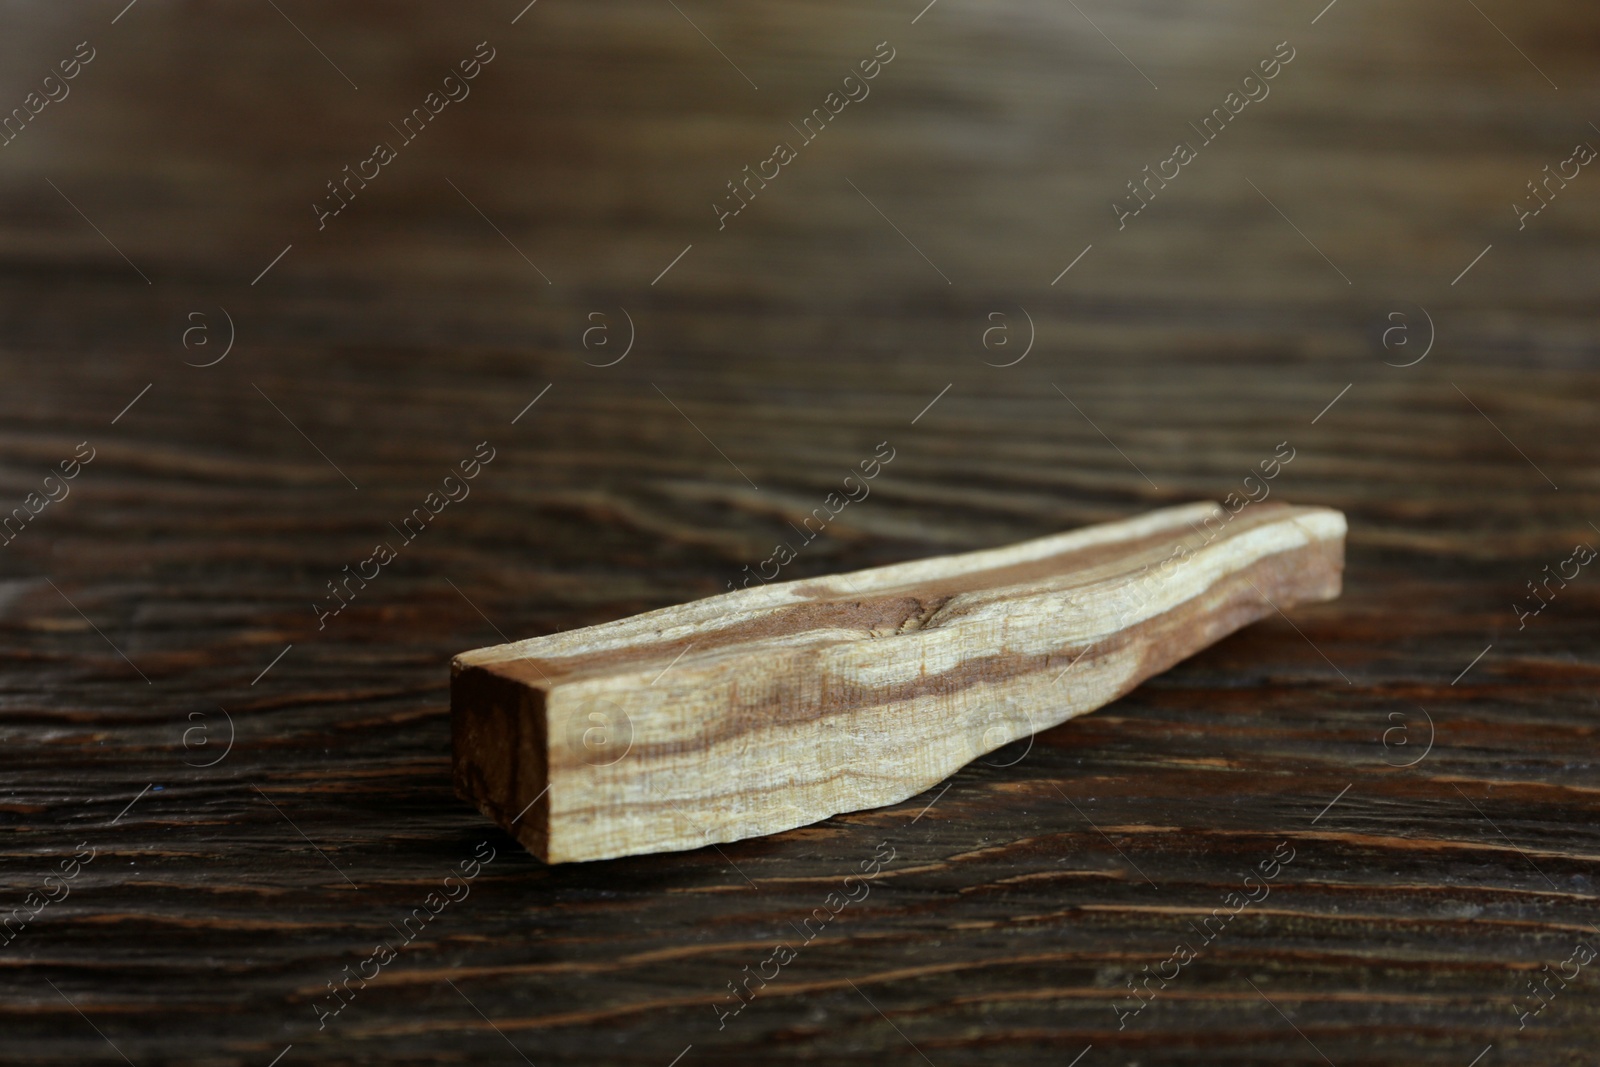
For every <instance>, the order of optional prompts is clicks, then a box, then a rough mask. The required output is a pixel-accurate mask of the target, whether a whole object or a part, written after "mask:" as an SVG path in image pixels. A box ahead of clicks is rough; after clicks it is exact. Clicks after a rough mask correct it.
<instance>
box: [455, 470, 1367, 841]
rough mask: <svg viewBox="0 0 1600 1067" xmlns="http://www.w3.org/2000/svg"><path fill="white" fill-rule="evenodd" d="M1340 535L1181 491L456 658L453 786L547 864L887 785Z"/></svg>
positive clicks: (1182, 651) (1019, 719)
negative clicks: (1167, 504)
mask: <svg viewBox="0 0 1600 1067" xmlns="http://www.w3.org/2000/svg"><path fill="white" fill-rule="evenodd" d="M1344 534H1345V521H1344V517H1343V515H1341V514H1340V513H1339V512H1337V511H1333V510H1331V509H1327V508H1305V507H1291V506H1288V505H1282V504H1262V505H1258V506H1253V507H1252V506H1250V505H1249V502H1248V501H1241V500H1237V499H1234V500H1230V507H1229V508H1225V507H1223V506H1221V505H1217V504H1210V503H1201V504H1192V505H1186V506H1181V507H1174V508H1163V509H1161V510H1158V511H1154V512H1151V513H1149V514H1146V515H1142V516H1139V517H1137V518H1133V519H1128V520H1124V521H1120V522H1111V523H1104V524H1100V525H1096V526H1090V527H1087V528H1084V529H1081V530H1076V531H1073V532H1070V533H1064V534H1058V535H1055V536H1052V537H1044V538H1039V539H1036V540H1032V541H1025V542H1022V543H1021V544H1016V545H1010V546H1007V547H1004V548H997V549H991V550H985V551H979V552H968V553H964V554H960V555H953V556H940V557H935V558H933V559H926V560H919V561H915V562H910V563H901V564H894V565H891V566H886V567H876V568H872V569H870V570H863V571H857V572H854V573H851V574H840V575H833V576H829V577H824V578H811V579H802V580H799V581H791V582H782V583H774V584H769V585H760V584H757V585H754V586H749V587H746V588H742V589H738V590H736V591H734V592H731V593H726V594H723V595H720V596H714V597H709V598H707V599H704V600H698V601H694V602H692V603H688V604H681V605H676V606H673V607H669V608H663V609H661V610H658V611H652V612H647V613H645V614H643V615H636V616H634V617H632V618H627V619H621V620H618V621H616V622H611V623H605V624H603V625H599V626H588V627H583V628H580V629H576V630H572V631H569V632H567V633H561V634H553V635H549V636H545V637H538V638H533V639H531V640H526V641H520V642H515V643H512V644H505V645H497V646H495V647H492V648H484V649H479V650H477V651H474V652H468V653H465V654H463V655H461V656H459V657H457V659H456V661H455V664H454V670H453V680H452V688H451V705H452V716H453V720H454V744H455V780H456V788H457V790H458V792H460V793H461V795H462V796H463V797H465V798H467V799H469V800H471V801H473V802H474V803H476V804H477V805H478V807H479V808H480V809H481V810H482V811H484V812H485V813H486V814H487V815H489V816H490V817H491V818H493V819H494V820H495V821H496V822H498V823H499V824H500V825H501V826H503V827H505V828H506V829H507V830H508V831H510V832H511V833H512V834H514V835H515V836H516V837H517V839H518V840H519V841H521V842H522V843H523V844H524V845H525V846H526V847H527V848H528V849H529V850H530V851H531V852H533V853H534V854H535V855H538V856H539V857H541V858H542V859H545V860H547V861H550V862H564V861H570V860H593V859H604V858H608V857H614V856H623V855H632V854H637V853H646V852H662V851H671V850H678V849H690V848H697V847H701V846H703V845H705V844H707V843H713V842H720V841H734V840H738V839H740V838H745V837H752V836H756V835H760V834H769V833H775V832H777V831H780V830H788V829H792V828H794V827H796V826H803V825H805V824H807V823H812V822H816V821H818V820H820V819H824V818H826V817H828V816H830V815H834V814H837V813H839V812H845V811H856V810H859V809H862V808H871V807H878V806H880V805H885V804H892V803H896V802H898V801H901V800H904V799H905V798H907V797H910V796H914V795H916V794H917V793H919V792H921V791H923V790H924V789H927V788H929V787H930V786H932V785H934V784H936V783H938V782H939V781H941V780H943V779H944V778H946V777H948V776H949V775H950V774H952V773H954V772H955V771H956V770H958V769H960V768H961V767H962V766H964V765H966V764H967V763H969V762H970V761H972V760H973V759H976V758H978V757H980V756H983V755H984V754H986V753H988V752H992V751H993V750H995V749H997V748H999V747H1001V746H1002V745H1005V744H1008V743H1010V742H1012V741H1015V740H1017V739H1019V738H1022V737H1027V736H1029V735H1031V734H1033V733H1035V732H1036V731H1038V730H1042V729H1045V728H1046V727H1050V726H1055V725H1057V724H1059V723H1061V722H1064V721H1065V720H1067V719H1069V718H1072V717H1073V716H1075V715H1081V714H1083V713H1084V712H1087V711H1092V710H1094V709H1095V708H1098V707H1101V706H1103V705H1105V704H1107V703H1109V702H1110V701H1112V700H1115V699H1116V698H1117V697H1119V696H1121V695H1122V694H1124V693H1126V692H1128V691H1129V690H1130V689H1132V688H1133V687H1134V686H1136V685H1138V684H1139V683H1140V682H1141V681H1143V680H1144V679H1146V678H1148V677H1150V676H1151V675H1153V674H1156V673H1158V672H1160V671H1163V670H1166V669H1167V668H1168V667H1170V666H1172V665H1173V664H1174V663H1176V662H1178V661H1179V660H1182V659H1184V658H1185V657H1187V656H1190V655H1192V654H1193V653H1195V652H1197V651H1198V650H1200V649H1201V648H1204V647H1205V646H1207V645H1209V644H1211V643H1212V642H1214V641H1216V640H1218V639H1219V638H1221V637H1223V636H1225V635H1227V634H1229V633H1232V632H1233V631H1235V630H1237V629H1239V628H1240V627H1241V626H1244V625H1246V624H1248V623H1250V622H1253V621H1255V620H1256V619H1259V618H1262V617H1264V616H1266V615H1271V614H1274V613H1276V612H1277V611H1278V610H1281V609H1283V608H1286V607H1289V606H1291V605H1293V604H1297V603H1303V602H1307V601H1318V600H1329V599H1332V598H1333V597H1335V596H1337V595H1338V593H1339V588H1340V578H1341V573H1342V570H1343V562H1344Z"/></svg>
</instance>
